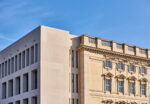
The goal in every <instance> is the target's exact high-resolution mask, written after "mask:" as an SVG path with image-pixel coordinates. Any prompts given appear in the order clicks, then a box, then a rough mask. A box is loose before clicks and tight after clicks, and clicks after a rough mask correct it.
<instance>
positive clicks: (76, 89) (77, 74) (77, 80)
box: [76, 74, 78, 93]
mask: <svg viewBox="0 0 150 104" xmlns="http://www.w3.org/2000/svg"><path fill="white" fill-rule="evenodd" d="M76 92H77V93H78V74H76Z"/></svg>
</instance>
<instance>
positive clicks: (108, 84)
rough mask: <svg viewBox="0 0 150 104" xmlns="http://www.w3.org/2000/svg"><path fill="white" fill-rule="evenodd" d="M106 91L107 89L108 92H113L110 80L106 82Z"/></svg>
mask: <svg viewBox="0 0 150 104" xmlns="http://www.w3.org/2000/svg"><path fill="white" fill-rule="evenodd" d="M105 89H106V91H111V80H110V79H106V80H105Z"/></svg>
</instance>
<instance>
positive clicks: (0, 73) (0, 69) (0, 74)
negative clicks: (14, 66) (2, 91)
mask: <svg viewBox="0 0 150 104" xmlns="http://www.w3.org/2000/svg"><path fill="white" fill-rule="evenodd" d="M0 78H2V68H1V64H0Z"/></svg>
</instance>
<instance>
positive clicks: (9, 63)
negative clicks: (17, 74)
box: [8, 59, 11, 75]
mask: <svg viewBox="0 0 150 104" xmlns="http://www.w3.org/2000/svg"><path fill="white" fill-rule="evenodd" d="M10 64H11V63H10V59H9V60H8V75H10Z"/></svg>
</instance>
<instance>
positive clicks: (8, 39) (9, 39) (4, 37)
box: [0, 34, 15, 42]
mask: <svg viewBox="0 0 150 104" xmlns="http://www.w3.org/2000/svg"><path fill="white" fill-rule="evenodd" d="M0 39H2V40H5V41H10V42H14V41H15V39H12V38H8V37H6V36H4V35H1V34H0Z"/></svg>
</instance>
